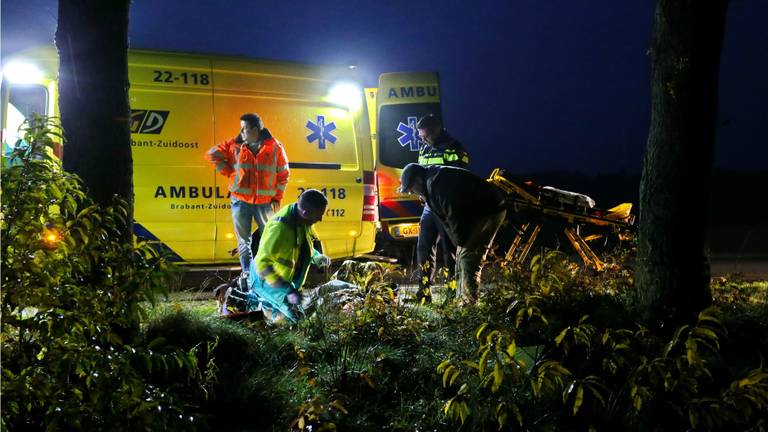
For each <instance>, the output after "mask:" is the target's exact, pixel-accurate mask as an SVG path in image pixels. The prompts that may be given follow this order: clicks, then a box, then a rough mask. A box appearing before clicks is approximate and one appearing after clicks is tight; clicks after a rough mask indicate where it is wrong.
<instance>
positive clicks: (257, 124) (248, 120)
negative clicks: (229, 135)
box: [240, 113, 264, 131]
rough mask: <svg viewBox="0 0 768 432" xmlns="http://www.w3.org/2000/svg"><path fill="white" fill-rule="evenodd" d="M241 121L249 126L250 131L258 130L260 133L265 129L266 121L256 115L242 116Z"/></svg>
mask: <svg viewBox="0 0 768 432" xmlns="http://www.w3.org/2000/svg"><path fill="white" fill-rule="evenodd" d="M240 120H241V121H244V122H245V124H246V125H248V129H253V128H257V129H258V130H259V131H260V130H262V129H264V120H262V119H261V117H259V115H258V114H256V113H246V114H243V115H241V116H240Z"/></svg>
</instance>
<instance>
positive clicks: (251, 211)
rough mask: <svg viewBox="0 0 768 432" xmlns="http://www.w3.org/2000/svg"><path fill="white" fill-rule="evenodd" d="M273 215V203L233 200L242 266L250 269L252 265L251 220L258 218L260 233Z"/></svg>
mask: <svg viewBox="0 0 768 432" xmlns="http://www.w3.org/2000/svg"><path fill="white" fill-rule="evenodd" d="M271 217H272V205H271V204H249V203H247V202H242V201H239V200H236V199H233V200H232V223H233V224H234V225H235V236H236V237H237V252H238V254H239V255H240V267H241V268H242V269H243V271H244V272H245V271H248V268H249V267H250V265H251V259H253V257H252V256H251V234H253V231H252V230H251V221H252V220H254V219H256V224H257V225H258V226H259V234H261V233H263V232H264V225H266V223H267V221H268V220H269V218H271Z"/></svg>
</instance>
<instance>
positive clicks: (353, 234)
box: [349, 230, 357, 237]
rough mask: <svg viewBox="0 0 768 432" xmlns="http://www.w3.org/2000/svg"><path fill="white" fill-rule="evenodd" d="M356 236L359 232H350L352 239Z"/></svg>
mask: <svg viewBox="0 0 768 432" xmlns="http://www.w3.org/2000/svg"><path fill="white" fill-rule="evenodd" d="M356 235H357V231H355V230H350V231H349V236H350V237H354V236H356Z"/></svg>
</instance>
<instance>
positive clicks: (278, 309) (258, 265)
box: [248, 189, 331, 323]
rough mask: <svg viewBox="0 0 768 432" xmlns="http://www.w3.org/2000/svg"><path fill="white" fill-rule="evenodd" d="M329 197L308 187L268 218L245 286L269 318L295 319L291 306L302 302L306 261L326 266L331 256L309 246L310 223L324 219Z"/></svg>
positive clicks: (294, 320)
mask: <svg viewBox="0 0 768 432" xmlns="http://www.w3.org/2000/svg"><path fill="white" fill-rule="evenodd" d="M327 206H328V199H327V198H326V197H325V195H323V194H322V193H321V192H320V191H318V190H316V189H307V190H306V191H304V192H303V193H302V194H301V195H300V196H299V199H298V200H297V201H296V202H295V203H293V204H291V205H288V206H286V207H284V208H283V209H282V210H280V211H279V212H277V213H275V215H274V216H272V218H271V219H270V220H269V221H268V222H267V224H266V225H265V227H264V233H263V234H262V235H261V241H260V242H259V250H258V252H257V254H256V258H255V259H254V260H253V261H252V262H251V267H250V272H249V275H248V286H249V287H250V291H251V294H252V295H255V297H256V298H257V299H258V301H259V302H261V307H262V310H263V311H264V314H265V316H267V317H268V319H269V320H270V321H273V322H274V321H277V320H280V319H281V318H282V317H285V318H286V319H288V320H289V321H291V322H294V323H295V322H296V321H297V319H298V317H297V316H296V314H295V311H294V309H295V308H298V307H299V305H300V304H301V294H300V293H299V291H300V290H301V287H302V285H304V280H305V279H306V277H307V272H308V271H309V265H310V264H315V265H317V266H319V267H323V266H328V265H330V263H331V260H330V258H328V257H327V256H325V255H323V254H321V253H320V252H318V251H317V250H315V248H314V247H313V246H312V243H313V240H314V236H313V234H312V230H311V226H312V225H314V224H315V223H317V222H320V221H321V220H322V219H323V214H325V208H326V207H327Z"/></svg>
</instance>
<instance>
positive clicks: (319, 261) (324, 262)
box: [314, 254, 331, 267]
mask: <svg viewBox="0 0 768 432" xmlns="http://www.w3.org/2000/svg"><path fill="white" fill-rule="evenodd" d="M314 261H315V265H316V266H318V267H328V266H330V265H331V258H330V257H329V256H327V255H323V254H320V255H317V256H315V260H314Z"/></svg>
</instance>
